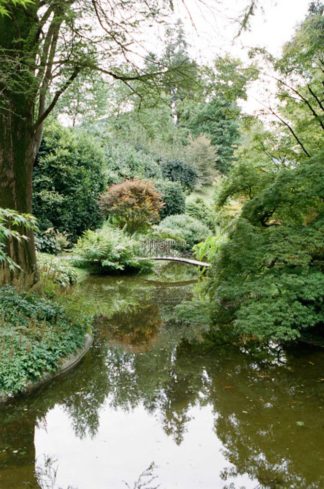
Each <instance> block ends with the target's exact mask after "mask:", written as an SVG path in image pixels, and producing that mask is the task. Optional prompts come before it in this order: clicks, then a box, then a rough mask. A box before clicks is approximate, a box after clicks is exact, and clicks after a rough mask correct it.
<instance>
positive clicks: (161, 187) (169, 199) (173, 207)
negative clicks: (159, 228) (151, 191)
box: [155, 180, 185, 219]
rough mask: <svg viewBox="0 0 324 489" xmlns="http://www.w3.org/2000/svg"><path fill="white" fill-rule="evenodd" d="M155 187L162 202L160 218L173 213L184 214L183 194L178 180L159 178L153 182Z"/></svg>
mask: <svg viewBox="0 0 324 489" xmlns="http://www.w3.org/2000/svg"><path fill="white" fill-rule="evenodd" d="M155 187H156V189H157V190H158V192H160V194H161V197H162V201H163V204H164V205H163V207H162V209H161V210H160V216H161V219H164V218H165V217H167V216H172V215H174V214H184V212H185V196H184V193H183V191H182V187H181V185H180V183H179V182H171V181H170V180H159V181H158V182H155Z"/></svg>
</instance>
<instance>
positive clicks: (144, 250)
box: [140, 239, 210, 267]
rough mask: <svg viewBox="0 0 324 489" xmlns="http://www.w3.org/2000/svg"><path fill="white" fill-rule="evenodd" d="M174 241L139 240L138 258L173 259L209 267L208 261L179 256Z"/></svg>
mask: <svg viewBox="0 0 324 489" xmlns="http://www.w3.org/2000/svg"><path fill="white" fill-rule="evenodd" d="M175 245H176V241H174V240H173V239H166V240H157V239H148V240H146V241H142V242H141V254H142V257H141V258H140V259H142V260H145V259H147V258H149V259H150V260H159V261H173V262H177V263H185V264H187V265H193V266H195V267H210V263H207V262H203V261H199V260H194V259H192V258H191V257H188V256H180V255H179V251H178V250H176V249H175Z"/></svg>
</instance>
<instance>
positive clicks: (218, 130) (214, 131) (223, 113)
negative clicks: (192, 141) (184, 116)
mask: <svg viewBox="0 0 324 489" xmlns="http://www.w3.org/2000/svg"><path fill="white" fill-rule="evenodd" d="M239 115H240V110H239V107H238V106H237V105H236V104H235V103H232V102H228V101H226V100H225V99H223V98H220V97H218V96H216V97H214V98H213V99H212V100H211V101H210V102H208V103H205V104H201V105H197V107H195V108H194V109H193V110H192V112H191V113H190V112H189V115H188V121H187V122H186V125H187V126H188V127H189V128H190V129H191V131H192V133H193V135H194V136H199V135H201V134H204V135H206V136H208V137H209V139H210V141H211V143H212V144H213V146H214V147H215V151H216V162H215V167H216V169H217V170H218V171H219V172H220V173H227V172H228V171H229V169H230V167H231V165H232V164H233V161H234V151H235V148H236V147H237V144H238V140H239V124H238V118H239Z"/></svg>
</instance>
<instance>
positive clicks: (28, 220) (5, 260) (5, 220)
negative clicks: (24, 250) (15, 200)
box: [0, 207, 36, 270]
mask: <svg viewBox="0 0 324 489" xmlns="http://www.w3.org/2000/svg"><path fill="white" fill-rule="evenodd" d="M35 230H36V220H35V218H34V217H33V216H31V215H29V214H19V212H16V211H14V210H12V209H2V208H1V207H0V265H3V264H5V265H7V266H8V267H9V268H10V269H11V270H14V269H16V268H19V265H18V264H17V263H15V262H14V261H13V260H12V259H11V258H10V257H9V256H8V254H7V246H8V243H10V242H12V241H21V240H27V239H28V236H27V233H28V232H29V231H35Z"/></svg>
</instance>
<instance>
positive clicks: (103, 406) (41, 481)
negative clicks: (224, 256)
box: [0, 267, 324, 489]
mask: <svg viewBox="0 0 324 489" xmlns="http://www.w3.org/2000/svg"><path fill="white" fill-rule="evenodd" d="M163 270H164V271H161V272H160V275H159V276H158V277H157V276H151V277H140V278H139V277H125V278H121V277H109V278H108V277H106V278H99V277H92V278H89V279H87V280H85V281H84V282H83V283H82V284H81V285H80V286H79V287H80V288H79V290H78V294H79V296H80V297H81V301H80V303H81V304H82V305H83V307H84V308H85V310H86V309H88V308H90V309H92V310H95V311H96V312H97V315H98V319H97V321H96V328H95V331H96V338H95V344H94V347H93V348H92V350H91V351H90V352H89V353H88V355H87V356H86V357H85V359H84V360H83V362H82V363H81V364H80V365H79V366H78V367H77V368H76V369H75V370H73V371H72V372H70V373H69V374H67V375H65V376H64V377H61V378H59V379H56V380H55V381H54V382H52V383H51V384H49V385H48V386H46V387H44V388H43V389H42V390H40V391H38V392H37V393H35V394H33V395H32V396H30V397H29V398H27V399H21V400H19V401H15V402H13V403H11V404H10V405H8V406H6V407H5V408H1V411H0V489H24V488H35V489H40V488H41V489H67V488H69V489H72V488H73V489H125V488H130V489H135V488H136V489H155V488H157V487H160V488H161V489H176V488H179V489H218V488H219V489H242V488H246V489H256V488H269V489H276V488H285V489H286V488H294V489H295V488H296V489H297V488H298V489H299V488H305V489H315V488H324V412H323V411H324V370H323V367H324V351H323V350H316V349H310V348H307V349H306V350H305V348H304V349H301V350H299V351H293V352H289V353H287V354H286V355H285V357H282V358H281V359H280V361H272V362H269V361H265V360H257V359H255V358H253V357H251V356H249V355H246V354H244V353H242V352H238V351H237V350H231V349H229V348H228V347H214V348H213V349H211V348H210V347H209V348H207V347H204V346H202V345H201V344H200V345H199V344H198V343H197V337H199V332H198V333H197V330H199V327H198V326H196V325H195V326H193V325H192V326H190V325H188V324H182V323H181V322H180V321H179V320H177V318H176V313H175V306H176V305H177V304H179V303H181V301H183V300H184V299H186V298H189V297H190V293H191V289H192V287H193V281H194V280H193V278H194V277H191V276H188V273H189V274H190V273H192V272H188V269H186V272H183V270H184V268H175V267H173V268H172V269H170V268H164V269H163Z"/></svg>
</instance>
